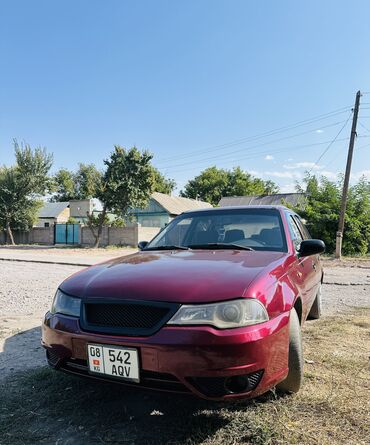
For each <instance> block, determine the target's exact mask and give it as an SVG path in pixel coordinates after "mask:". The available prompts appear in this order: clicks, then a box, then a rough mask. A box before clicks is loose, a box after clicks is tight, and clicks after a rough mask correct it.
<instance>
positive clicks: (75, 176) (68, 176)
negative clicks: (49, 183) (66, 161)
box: [51, 163, 102, 202]
mask: <svg viewBox="0 0 370 445" xmlns="http://www.w3.org/2000/svg"><path fill="white" fill-rule="evenodd" d="M53 180H54V195H53V197H52V199H51V200H52V201H55V202H60V201H70V200H72V199H90V198H95V197H96V194H97V192H98V190H99V189H100V186H101V181H102V173H101V172H100V171H99V170H98V169H97V168H96V167H95V165H94V164H83V163H80V164H79V165H78V170H77V171H76V172H73V171H70V170H67V169H65V168H61V169H60V170H58V171H57V173H56V174H55V175H54V178H53Z"/></svg>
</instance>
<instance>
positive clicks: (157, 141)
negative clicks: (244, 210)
mask: <svg viewBox="0 0 370 445" xmlns="http://www.w3.org/2000/svg"><path fill="white" fill-rule="evenodd" d="M369 17H370V2H368V1H367V0H363V1H360V0H353V1H351V2H348V1H343V0H335V1H334V0H333V1H331V0H326V1H322V0H320V1H317V0H310V1H299V2H298V1H296V0H292V1H290V0H289V1H288V0H281V1H278V2H277V1H273V0H270V1H266V0H261V1H257V0H255V1H252V0H186V1H185V0H182V1H180V0H147V1H144V0H135V1H134V0H130V1H129V0H108V1H102V0H101V1H96V0H63V1H62V0H59V1H57V0H56V1H50V0H33V1H29V0H23V1H20V0H0V80H1V82H0V164H6V165H10V164H12V163H13V162H14V149H13V139H14V138H16V139H17V140H18V141H25V142H27V143H29V144H31V146H33V147H36V146H42V147H46V148H47V149H48V150H49V151H50V152H53V154H54V165H53V171H56V170H57V169H59V168H61V167H66V168H70V169H75V168H77V165H78V163H79V162H84V163H94V164H96V165H97V166H98V167H99V168H101V167H102V166H103V159H105V158H107V157H108V156H109V154H110V152H111V151H112V149H113V146H114V145H115V144H118V145H121V146H123V147H127V148H130V147H132V146H134V145H135V146H137V147H138V148H140V149H146V150H149V151H150V152H151V153H152V154H153V164H154V165H155V166H156V167H158V168H159V169H160V171H161V172H162V173H163V174H165V175H166V176H168V177H170V178H173V179H175V181H176V182H177V190H176V191H177V192H178V191H179V190H181V189H183V188H184V185H185V184H186V182H187V181H188V180H189V179H191V178H193V177H194V176H196V175H198V174H199V173H200V172H201V171H202V170H204V169H205V168H207V167H209V166H212V165H216V166H217V167H220V168H228V169H229V168H232V167H235V166H241V167H242V168H243V169H244V170H246V171H248V172H251V173H253V174H254V175H256V176H259V177H261V178H263V179H271V180H273V181H275V182H277V183H278V184H279V186H280V188H281V191H282V192H290V191H294V188H295V183H296V181H298V182H300V181H301V180H302V177H303V175H304V172H305V171H311V172H312V173H317V174H320V175H321V174H324V175H326V176H328V177H329V178H331V179H335V178H336V176H337V175H338V173H342V172H343V171H344V169H345V162H346V153H347V150H348V138H349V135H350V126H351V119H352V111H351V108H352V107H353V104H354V100H355V94H356V91H358V90H361V91H362V92H364V94H363V96H362V97H361V106H360V118H359V125H358V128H357V130H358V131H357V135H358V137H357V140H356V145H355V152H354V161H353V170H352V179H353V180H356V179H358V178H359V177H360V176H361V175H362V174H366V175H367V176H368V177H369V178H370V94H366V93H368V92H370V26H369Z"/></svg>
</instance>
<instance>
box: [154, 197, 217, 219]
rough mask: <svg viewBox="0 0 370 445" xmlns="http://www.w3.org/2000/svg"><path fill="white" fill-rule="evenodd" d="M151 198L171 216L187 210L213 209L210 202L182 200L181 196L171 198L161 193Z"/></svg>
mask: <svg viewBox="0 0 370 445" xmlns="http://www.w3.org/2000/svg"><path fill="white" fill-rule="evenodd" d="M151 197H152V199H154V200H155V201H156V202H157V203H158V204H159V205H160V206H161V207H163V208H164V209H165V210H166V211H167V212H168V213H169V214H170V215H180V213H182V212H186V211H187V210H196V209H204V208H210V207H212V205H211V204H209V203H208V202H204V201H197V200H195V199H190V198H182V197H181V196H170V195H166V194H164V193H159V192H154V193H153V194H152V196H151Z"/></svg>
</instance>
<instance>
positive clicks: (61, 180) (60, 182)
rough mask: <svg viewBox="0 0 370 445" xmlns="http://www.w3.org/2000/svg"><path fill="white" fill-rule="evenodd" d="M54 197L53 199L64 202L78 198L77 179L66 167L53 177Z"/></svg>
mask: <svg viewBox="0 0 370 445" xmlns="http://www.w3.org/2000/svg"><path fill="white" fill-rule="evenodd" d="M53 182H54V184H53V191H54V194H53V197H52V198H51V201H54V202H64V201H70V200H71V199H76V196H77V192H76V180H75V175H74V173H73V172H71V171H70V170H67V169H66V168H61V169H60V170H58V171H57V172H56V173H55V175H54V177H53Z"/></svg>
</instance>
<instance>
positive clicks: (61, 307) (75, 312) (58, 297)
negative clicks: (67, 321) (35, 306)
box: [50, 289, 81, 317]
mask: <svg viewBox="0 0 370 445" xmlns="http://www.w3.org/2000/svg"><path fill="white" fill-rule="evenodd" d="M80 310H81V298H75V297H71V296H69V295H66V294H64V293H63V292H62V291H61V290H59V289H58V290H57V292H56V294H55V297H54V300H53V304H52V305H51V310H50V312H51V313H52V314H64V315H72V316H73V317H79V316H80Z"/></svg>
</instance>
